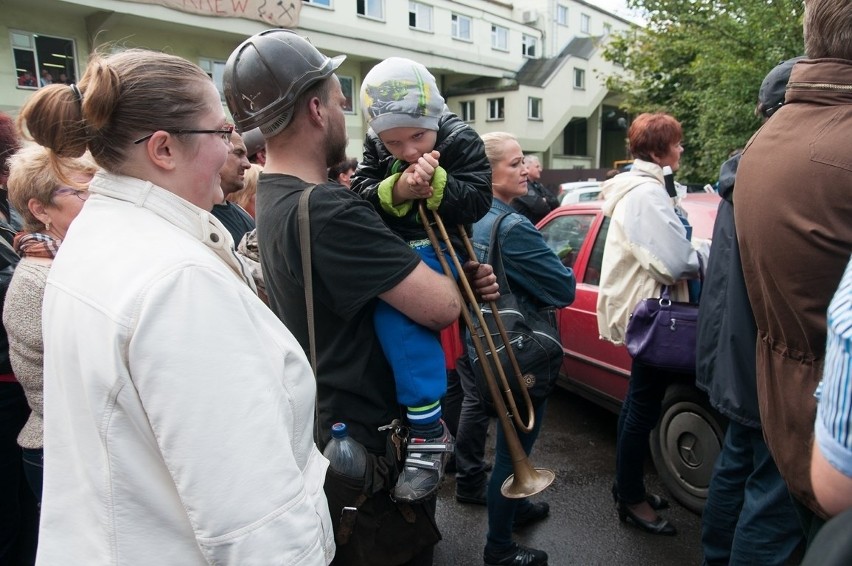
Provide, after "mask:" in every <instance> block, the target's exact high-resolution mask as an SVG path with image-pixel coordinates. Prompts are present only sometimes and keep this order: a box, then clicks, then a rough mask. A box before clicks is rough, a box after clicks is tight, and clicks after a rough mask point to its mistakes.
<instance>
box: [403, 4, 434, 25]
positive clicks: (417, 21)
mask: <svg viewBox="0 0 852 566" xmlns="http://www.w3.org/2000/svg"><path fill="white" fill-rule="evenodd" d="M433 12H434V10H433V8H432V6H430V5H429V4H423V3H422V2H413V1H409V2H408V27H409V28H411V29H416V30H417V31H428V32H431V31H432V13H433ZM412 19H413V20H414V25H411V24H412V21H411V20H412Z"/></svg>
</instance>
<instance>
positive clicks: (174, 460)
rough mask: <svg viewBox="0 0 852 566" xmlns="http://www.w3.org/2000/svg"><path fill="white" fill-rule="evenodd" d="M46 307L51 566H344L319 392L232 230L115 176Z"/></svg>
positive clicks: (44, 537) (98, 183)
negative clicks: (322, 445) (322, 446)
mask: <svg viewBox="0 0 852 566" xmlns="http://www.w3.org/2000/svg"><path fill="white" fill-rule="evenodd" d="M89 190H90V192H91V193H92V197H91V198H90V199H89V200H88V202H87V203H86V205H85V206H84V208H83V210H82V212H81V213H80V215H79V216H78V217H77V219H76V220H75V222H74V224H73V225H72V227H71V229H70V230H69V231H68V235H67V237H66V239H65V240H64V241H63V243H62V249H61V251H60V253H59V254H58V257H57V258H56V261H55V262H54V264H53V268H52V269H51V272H50V276H49V278H48V283H47V288H46V291H45V296H44V310H43V321H44V344H45V371H44V380H45V403H44V407H45V446H44V452H45V477H44V498H43V507H42V515H41V532H40V535H39V549H38V564H39V565H51V566H53V565H57V564H86V565H87V566H96V565H101V564H115V565H119V564H120V565H122V566H124V565H134V564H139V565H144V566H151V565H154V564H157V565H180V566H190V565H194V564H234V565H240V566H244V565H253V564H258V565H260V564H262V565H268V564H286V565H310V566H322V565H325V564H327V563H329V562H330V561H331V559H332V558H333V556H334V543H333V536H332V530H331V521H330V517H329V512H328V506H327V502H326V499H325V495H324V492H323V481H324V479H325V471H326V467H327V465H328V462H327V461H326V460H325V458H323V456H322V455H321V454H320V453H319V451H318V450H317V448H316V446H315V445H314V443H313V420H314V401H315V382H314V378H313V375H312V372H311V368H310V365H309V364H308V361H307V359H306V357H305V355H304V353H303V351H302V349H301V347H300V346H299V344H298V343H297V341H296V340H295V338H294V337H293V336H292V334H290V332H289V331H288V330H287V329H286V328H285V327H284V325H283V324H282V323H281V322H280V321H279V320H278V318H277V317H276V316H275V315H274V314H273V313H272V312H271V311H269V310H268V309H267V307H266V306H265V305H264V304H263V303H262V302H261V301H260V300H259V299H258V298H257V296H256V295H255V294H254V292H253V291H252V288H251V286H250V285H251V277H250V276H248V275H247V272H245V271H244V266H243V265H242V263H241V262H240V261H239V260H238V259H237V258H236V256H235V255H234V252H233V249H232V245H233V244H232V241H231V237H230V236H229V235H228V232H227V230H225V228H224V227H223V226H222V225H221V223H219V221H218V220H216V219H214V218H213V216H212V215H210V214H209V213H208V212H206V211H204V210H201V209H199V208H197V207H195V206H193V205H192V204H190V203H188V202H186V201H184V200H183V199H181V198H179V197H177V196H176V195H174V194H173V193H170V192H168V191H165V190H164V189H162V188H160V187H157V186H155V185H153V184H151V183H148V182H144V181H140V180H138V179H133V178H129V177H122V176H117V175H112V174H108V173H103V172H101V173H98V174H97V175H96V176H95V178H94V179H93V180H92V183H91V186H90V189H89Z"/></svg>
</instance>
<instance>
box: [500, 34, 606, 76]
mask: <svg viewBox="0 0 852 566" xmlns="http://www.w3.org/2000/svg"><path fill="white" fill-rule="evenodd" d="M600 39H601V38H600V37H575V38H574V39H572V40H571V41H570V42H569V43H568V45H566V46H565V48H564V49H563V50H562V52H561V53H559V55H557V56H556V57H551V58H549V59H527V61H526V63H524V66H523V67H521V70H520V71H518V76H517V80H518V84H522V85H525V86H537V87H543V86H544V85H545V84H547V81H549V80H550V78H551V77H552V76H553V75H554V74H555V73H556V72H557V71H558V70H559V68H560V67H561V66H562V64H563V63H564V62H565V61H566V60H567V59H569V58H571V57H578V58H580V59H584V60H586V61H588V60H589V59H590V58H591V56H592V54H593V53H594V52H595V50H596V49H597V47H598V43H599V41H600Z"/></svg>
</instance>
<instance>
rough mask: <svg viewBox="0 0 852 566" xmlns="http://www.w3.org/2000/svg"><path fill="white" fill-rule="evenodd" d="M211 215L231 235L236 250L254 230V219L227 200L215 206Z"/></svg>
mask: <svg viewBox="0 0 852 566" xmlns="http://www.w3.org/2000/svg"><path fill="white" fill-rule="evenodd" d="M210 213H211V214H212V215H213V216H215V217H216V218H218V219H219V222H221V223H222V225H223V226H224V227H225V229H227V230H228V232H230V233H231V236H232V237H233V238H234V247H235V248H236V247H237V246H238V245H239V243H240V240H242V239H243V236H245V235H246V232H251V231H252V230H254V219H253V218H252V217H251V215H250V214H249V213H248V212H246V211H245V210H243V208H242V207H241V206H240V205H238V204H234V203H233V202H231V201H229V200H226V201H225V202H224V203H223V204H214V205H213V210H211V211H210Z"/></svg>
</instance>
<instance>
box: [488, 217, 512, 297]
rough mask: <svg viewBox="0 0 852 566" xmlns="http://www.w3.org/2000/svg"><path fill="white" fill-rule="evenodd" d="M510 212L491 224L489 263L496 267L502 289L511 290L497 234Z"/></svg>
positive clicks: (495, 274)
mask: <svg viewBox="0 0 852 566" xmlns="http://www.w3.org/2000/svg"><path fill="white" fill-rule="evenodd" d="M509 214H511V213H509V212H504V213H502V214H500V216H498V217H497V219H496V220H495V221H494V224H492V225H491V238H490V239H489V241H488V264H489V265H490V266H491V267H492V268H493V269H494V276H495V277H497V285H499V286H500V289H501V291H502V290H505V291H506V292H507V293H509V292H511V291H510V289H509V280H508V279H507V278H506V270H505V269H504V267H503V255H502V254H501V252H500V238H498V237H497V234H498V232H499V230H500V223H501V222H503V219H504V218H506V217H507V216H509Z"/></svg>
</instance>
